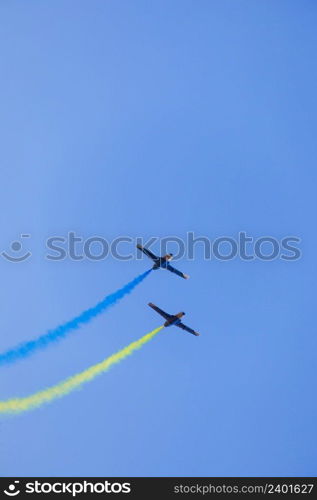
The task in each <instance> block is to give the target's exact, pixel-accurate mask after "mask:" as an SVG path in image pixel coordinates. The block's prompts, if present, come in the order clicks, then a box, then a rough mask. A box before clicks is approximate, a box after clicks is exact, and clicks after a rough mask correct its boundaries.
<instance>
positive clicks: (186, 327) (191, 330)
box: [175, 323, 199, 337]
mask: <svg viewBox="0 0 317 500" xmlns="http://www.w3.org/2000/svg"><path fill="white" fill-rule="evenodd" d="M175 326H178V327H179V328H181V329H182V330H185V331H186V332H188V333H192V334H193V335H196V337H198V335H199V333H198V332H195V330H193V329H192V328H189V326H186V325H184V323H179V324H178V325H175Z"/></svg>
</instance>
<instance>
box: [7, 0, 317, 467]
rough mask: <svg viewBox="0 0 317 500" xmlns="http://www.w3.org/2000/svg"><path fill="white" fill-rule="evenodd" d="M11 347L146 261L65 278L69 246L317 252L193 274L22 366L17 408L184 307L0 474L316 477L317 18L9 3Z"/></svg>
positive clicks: (255, 11)
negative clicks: (276, 244)
mask: <svg viewBox="0 0 317 500" xmlns="http://www.w3.org/2000/svg"><path fill="white" fill-rule="evenodd" d="M0 14H1V30H0V42H1V43H0V47H1V48H0V56H1V57H0V59H1V74H2V77H1V82H0V89H1V97H0V99H1V122H0V127H1V143H2V146H1V150H0V157H1V173H2V181H1V184H0V193H1V198H0V199H1V205H2V210H1V213H0V217H1V240H0V241H1V250H6V251H7V252H8V251H9V249H10V243H11V242H12V241H15V240H17V239H19V236H20V234H21V233H29V234H30V235H31V237H30V238H29V239H28V240H25V241H24V245H25V249H30V250H31V251H32V253H33V255H32V257H31V258H30V259H28V260H27V261H25V262H22V263H20V264H16V263H11V262H8V261H6V260H5V259H4V258H1V259H0V269H1V277H2V280H1V282H2V287H1V304H2V314H1V316H0V332H1V334H0V345H1V350H4V349H6V348H8V347H11V346H13V345H15V344H16V343H18V342H21V341H23V340H28V339H30V338H32V337H34V336H36V335H38V334H40V333H44V332H45V331H46V330H47V329H49V328H52V327H54V326H56V325H57V324H59V323H61V322H62V321H64V320H67V319H70V318H71V317H72V316H74V315H76V314H78V313H79V312H80V311H81V310H82V309H84V308H87V307H89V306H92V305H94V304H95V303H96V302H97V301H99V300H100V299H102V298H103V297H104V295H106V294H108V293H110V292H113V291H114V290H115V289H117V288H118V287H119V286H121V285H123V284H124V283H126V282H127V281H129V280H130V279H132V278H133V277H135V276H136V275H137V274H138V273H141V272H143V271H144V270H145V269H147V266H148V264H149V263H148V262H146V261H131V262H122V261H117V260H114V259H111V258H108V259H106V260H103V261H99V262H90V261H87V260H84V261H76V262H71V261H70V260H69V259H66V260H64V261H62V262H51V261H47V260H46V259H45V258H44V254H45V248H44V241H45V239H46V238H47V237H49V236H51V235H62V236H63V235H66V234H67V232H68V231H75V232H76V233H77V234H79V235H81V236H83V237H85V238H88V237H89V236H94V235H96V234H98V235H100V236H103V237H105V238H107V239H109V240H111V239H112V238H114V237H116V236H119V235H129V236H132V237H137V236H143V237H145V238H148V237H150V236H151V235H156V236H160V237H163V236H165V235H176V236H178V237H184V236H185V235H186V232H187V231H194V232H195V233H196V234H197V235H206V236H208V237H209V238H211V239H215V238H216V237H219V236H223V235H228V236H232V237H234V238H236V236H237V234H238V232H239V231H246V232H247V233H248V234H250V235H252V236H254V237H259V236H265V235H270V236H274V237H275V238H278V239H280V238H283V237H284V236H287V235H296V236H298V237H300V238H301V239H302V242H301V245H300V247H301V251H302V258H301V259H300V260H297V261H296V262H285V261H282V260H280V259H276V260H274V261H272V262H261V261H259V260H255V261H252V262H251V261H250V262H245V261H242V260H240V259H238V258H237V259H234V260H231V261H228V262H224V261H217V260H215V259H212V260H210V261H205V260H204V259H203V255H202V252H201V251H199V250H198V251H197V254H196V258H195V260H194V261H186V259H184V260H182V261H181V262H178V263H177V266H178V267H179V268H180V269H182V270H183V271H185V272H187V273H188V274H190V275H191V279H190V280H189V281H184V280H181V279H179V278H177V277H176V276H172V275H169V274H167V273H166V272H158V273H155V274H154V273H152V275H150V276H149V277H148V278H147V280H146V281H145V282H144V283H143V284H142V285H141V286H140V287H139V288H138V289H137V290H136V291H135V292H134V294H133V295H131V296H130V297H129V298H126V299H125V300H124V301H123V302H122V303H121V304H120V305H117V306H116V307H115V308H114V309H112V310H111V311H109V312H108V313H106V314H105V315H104V316H101V317H99V318H98V319H96V320H95V321H94V322H93V323H92V324H90V325H88V326H85V327H83V328H82V329H81V331H79V332H77V333H75V334H74V335H72V336H70V337H69V338H68V339H67V340H65V341H63V342H62V343H59V344H58V345H56V346H53V347H52V348H50V349H48V350H46V351H45V352H42V353H39V354H36V355H34V356H33V357H32V358H29V359H28V360H25V361H23V362H20V363H18V364H16V365H11V366H7V367H2V368H1V370H2V377H1V380H0V394H1V399H6V398H9V397H12V396H23V395H27V394H30V393H32V392H34V391H37V390H39V389H41V388H44V387H46V386H48V385H51V384H54V383H56V382H58V381H60V380H62V379H63V378H65V377H67V376H69V375H71V374H73V373H75V372H78V371H81V370H82V369H84V368H86V367H87V366H89V365H91V364H94V363H96V362H98V361H100V360H101V359H103V358H104V357H106V356H107V355H108V354H111V353H112V352H114V351H116V350H118V349H119V348H121V347H123V346H125V345H126V344H127V343H128V342H129V341H131V340H134V339H136V338H138V337H140V336H141V335H143V334H145V333H147V332H148V331H150V330H151V329H152V328H154V327H156V326H158V325H159V324H160V318H159V317H158V316H156V315H155V314H154V313H153V312H152V311H151V310H150V308H148V307H147V306H146V304H147V302H149V301H153V302H155V303H157V304H158V305H160V306H161V307H163V308H165V309H167V310H168V311H170V312H178V311H182V310H184V311H186V312H187V316H186V320H187V322H188V324H189V325H191V326H193V327H194V328H196V329H197V330H199V331H200V332H201V336H200V337H199V338H195V337H192V336H190V335H186V334H184V333H182V332H181V331H177V329H176V328H174V329H172V328H171V329H169V330H165V331H163V332H162V333H161V334H160V335H159V336H158V337H157V338H155V339H154V340H153V341H152V342H151V343H150V344H148V345H147V346H145V347H144V348H143V350H141V351H139V352H137V353H136V354H134V355H133V356H132V357H131V358H129V359H127V360H126V361H124V362H123V363H121V364H120V365H118V366H116V367H114V368H113V370H112V371H111V372H109V373H107V374H105V375H104V376H102V377H100V378H99V379H98V380H96V381H94V382H93V383H91V384H90V385H88V386H86V387H85V388H84V389H83V390H81V391H77V392H75V393H73V394H71V395H69V396H68V397H66V398H64V399H62V400H60V401H57V402H55V403H53V404H51V405H48V406H45V407H43V408H41V409H39V410H36V411H34V412H30V413H26V414H23V415H20V416H18V417H14V418H7V417H6V418H2V419H1V421H0V443H1V456H0V465H1V467H0V469H1V475H3V476H6V475H11V476H28V475H33V476H54V475H55V476H61V475H64V476H67V475H68V476H120V475H127V476H140V475H144V476H160V475H163V476H172V475H176V476H189V475H192V476H265V475H266V476H274V475H275V476H278V475H284V476H292V475H297V476H305V475H316V463H317V460H316V459H317V453H316V425H315V423H316V417H317V415H316V413H317V405H316V398H315V390H316V347H317V346H316V327H315V314H314V312H315V307H314V303H315V301H314V295H315V284H316V263H315V249H314V245H315V244H316V235H315V214H316V166H315V159H316V139H315V131H316V111H317V109H316V108H317V106H316V89H315V82H316V76H317V71H316V57H315V55H316V42H317V32H316V16H317V7H316V2H314V1H309V0H306V1H304V2H297V1H291V0H288V1H286V0H285V1H283V0H279V1H273V0H269V1H258V2H252V1H243V0H239V1H236V2H233V1H229V0H221V1H220V0H219V1H215V0H213V1H204V0H200V1H199V2H196V1H188V0H182V1H180V0H175V1H174V2H166V1H163V0H162V1H160V2H157V3H156V4H155V5H154V4H153V3H151V2H145V1H141V0H138V1H135V2H129V1H122V2H120V5H119V4H118V3H117V2H114V1H108V2H105V1H103V2H102V1H97V0H92V1H90V2H84V1H82V0H76V2H75V1H73V0H71V1H68V2H66V3H65V2H61V1H59V2H48V1H46V2H36V1H34V0H31V1H29V2H27V4H26V3H25V4H23V3H21V2H17V1H15V0H12V1H11V2H2V4H1V6H0Z"/></svg>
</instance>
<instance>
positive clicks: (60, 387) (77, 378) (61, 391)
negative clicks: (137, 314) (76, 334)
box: [0, 326, 164, 413]
mask: <svg viewBox="0 0 317 500" xmlns="http://www.w3.org/2000/svg"><path fill="white" fill-rule="evenodd" d="M162 328H164V327H163V326H159V327H158V328H156V329H155V330H152V332H150V333H147V334H146V335H144V336H143V337H141V338H140V339H139V340H136V341H135V342H132V343H131V344H129V345H128V346H127V347H124V348H123V349H121V351H118V352H117V353H116V354H112V356H109V358H106V359H104V360H103V361H101V363H97V364H96V365H93V366H91V367H90V368H87V370H84V371H83V372H80V373H77V374H76V375H73V376H72V377H69V378H67V379H66V380H64V381H62V382H60V383H59V384H57V385H53V386H52V387H49V388H48V389H44V390H43V391H39V392H36V393H35V394H32V395H31V396H27V397H24V398H15V399H8V400H7V401H0V413H21V412H23V411H27V410H31V409H33V408H37V407H39V406H41V405H43V404H44V403H49V402H51V401H53V400H54V399H56V398H60V397H62V396H66V395H67V394H69V393H70V392H72V391H73V390H74V389H77V388H79V387H81V386H82V385H83V384H85V383H87V382H90V381H91V380H93V379H94V378H96V377H97V376H98V375H101V374H102V373H104V372H106V371H107V370H109V368H111V366H112V365H114V364H115V363H119V361H122V360H123V359H124V358H126V357H127V356H129V355H130V354H132V353H133V352H134V351H135V350H136V349H140V348H141V347H142V346H143V345H144V344H146V343H147V342H149V341H150V340H151V339H152V338H153V337H154V336H155V335H156V334H157V333H158V332H159V331H160V330H162Z"/></svg>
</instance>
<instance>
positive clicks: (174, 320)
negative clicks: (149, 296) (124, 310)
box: [148, 302, 200, 337]
mask: <svg viewBox="0 0 317 500" xmlns="http://www.w3.org/2000/svg"><path fill="white" fill-rule="evenodd" d="M148 305H149V306H150V307H152V309H154V311H156V312H157V313H158V314H160V315H161V316H163V318H164V319H165V320H166V321H165V323H164V325H163V326H165V327H168V326H172V325H174V326H178V328H181V329H182V330H185V331H186V332H188V333H191V334H192V335H196V337H198V335H200V334H199V333H198V332H196V331H195V330H193V329H192V328H190V327H189V326H187V325H184V323H182V321H181V318H182V317H183V316H185V313H184V312H180V313H177V314H168V313H167V312H165V311H163V310H162V309H160V308H159V307H157V306H156V305H155V304H152V302H149V304H148Z"/></svg>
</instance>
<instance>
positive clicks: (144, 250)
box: [137, 245, 158, 260]
mask: <svg viewBox="0 0 317 500" xmlns="http://www.w3.org/2000/svg"><path fill="white" fill-rule="evenodd" d="M137 248H138V249H139V250H141V251H142V252H143V253H145V255H147V256H148V257H150V259H152V260H157V258H158V257H157V256H156V255H154V253H152V252H150V250H148V249H147V248H144V247H143V246H142V245H137Z"/></svg>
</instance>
